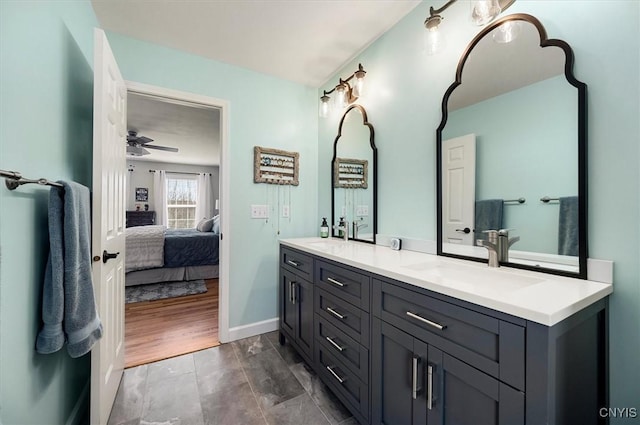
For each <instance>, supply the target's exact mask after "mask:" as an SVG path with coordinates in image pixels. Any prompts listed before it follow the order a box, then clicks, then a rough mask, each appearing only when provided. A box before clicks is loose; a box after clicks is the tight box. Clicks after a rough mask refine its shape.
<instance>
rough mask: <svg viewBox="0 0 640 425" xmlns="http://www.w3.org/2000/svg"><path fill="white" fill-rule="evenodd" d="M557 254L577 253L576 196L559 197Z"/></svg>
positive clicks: (574, 254)
mask: <svg viewBox="0 0 640 425" xmlns="http://www.w3.org/2000/svg"><path fill="white" fill-rule="evenodd" d="M559 201H560V210H559V212H558V254H560V255H573V256H577V255H578V197H577V196H566V197H564V198H559Z"/></svg>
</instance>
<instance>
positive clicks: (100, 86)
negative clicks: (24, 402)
mask: <svg viewBox="0 0 640 425" xmlns="http://www.w3.org/2000/svg"><path fill="white" fill-rule="evenodd" d="M93 63H94V70H93V73H94V81H93V86H94V88H93V219H92V226H93V233H92V239H93V242H92V249H93V256H94V262H93V284H94V287H95V289H94V292H95V294H96V302H97V305H98V314H99V315H100V319H101V320H102V327H103V335H102V339H101V340H100V341H99V342H98V344H96V345H95V346H94V348H93V350H92V352H91V423H92V424H96V425H97V424H106V423H107V420H108V419H109V413H110V412H111V407H112V406H113V402H114V400H115V397H116V392H117V391H118V385H119V384H120V378H121V377H122V372H123V370H124V270H125V267H124V256H125V252H124V249H125V234H124V231H125V214H124V212H125V199H126V194H125V170H126V159H125V152H126V140H125V137H126V120H127V103H126V100H127V90H126V87H125V83H124V80H123V79H122V76H121V75H120V70H119V69H118V65H117V63H116V61H115V59H114V57H113V53H112V52H111V48H110V47H109V43H108V41H107V37H106V36H105V34H104V31H102V30H100V29H96V30H95V31H94V62H93ZM104 253H107V254H115V253H119V255H118V256H117V257H115V258H112V259H109V260H107V261H106V262H105V261H104V260H103V254H104ZM96 256H97V257H100V259H99V260H98V261H95V260H96V258H95V257H96Z"/></svg>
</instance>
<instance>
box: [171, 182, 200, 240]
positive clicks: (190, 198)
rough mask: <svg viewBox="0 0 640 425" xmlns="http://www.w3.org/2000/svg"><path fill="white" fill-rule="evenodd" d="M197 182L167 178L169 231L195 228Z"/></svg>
mask: <svg viewBox="0 0 640 425" xmlns="http://www.w3.org/2000/svg"><path fill="white" fill-rule="evenodd" d="M197 199H198V182H197V180H196V179H195V178H189V177H167V214H168V225H169V228H171V229H187V228H194V227H196V202H197Z"/></svg>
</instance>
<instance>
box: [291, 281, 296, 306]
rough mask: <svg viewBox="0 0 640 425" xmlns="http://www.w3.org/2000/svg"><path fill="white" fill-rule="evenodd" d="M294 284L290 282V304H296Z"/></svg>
mask: <svg viewBox="0 0 640 425" xmlns="http://www.w3.org/2000/svg"><path fill="white" fill-rule="evenodd" d="M296 292H297V291H296V283H295V282H291V302H292V303H294V304H295V303H297V302H298V296H297V294H296Z"/></svg>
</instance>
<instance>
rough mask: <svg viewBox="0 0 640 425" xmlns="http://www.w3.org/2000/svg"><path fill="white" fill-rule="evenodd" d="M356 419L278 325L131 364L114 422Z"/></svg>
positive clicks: (250, 424)
mask: <svg viewBox="0 0 640 425" xmlns="http://www.w3.org/2000/svg"><path fill="white" fill-rule="evenodd" d="M204 424H207V425H213V424H215V425H254V424H256V425H257V424H260V425H265V424H270V425H276V424H277V425H289V424H291V425H327V424H339V425H356V424H357V421H356V420H355V418H353V417H352V416H351V414H350V413H349V411H348V410H347V409H346V408H345V407H344V406H343V405H342V404H341V403H340V401H338V400H337V399H336V397H335V396H334V395H333V393H332V392H331V391H330V390H329V389H328V388H327V387H326V386H325V385H324V384H323V383H322V382H320V380H319V378H318V376H317V375H316V374H315V373H314V372H313V371H312V370H311V369H310V368H309V366H307V364H306V363H305V362H304V361H303V360H302V358H301V357H300V356H299V355H298V354H297V353H296V352H295V351H294V350H293V349H292V348H291V347H290V346H289V345H288V344H285V345H284V346H280V344H278V332H270V333H267V334H263V335H259V336H255V337H251V338H246V339H243V340H239V341H235V342H232V343H229V344H224V345H220V346H218V347H214V348H210V349H208V350H203V351H198V352H195V353H192V354H186V355H184V356H179V357H174V358H172V359H168V360H163V361H161V362H156V363H151V364H148V365H143V366H138V367H135V368H131V369H127V370H125V372H124V377H123V378H122V382H121V383H120V388H119V389H118V394H117V396H116V401H115V404H114V406H113V409H112V411H111V417H110V418H109V425H204Z"/></svg>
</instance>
